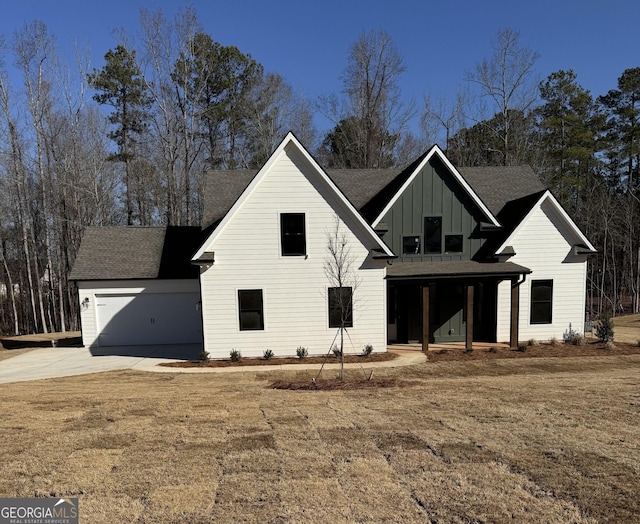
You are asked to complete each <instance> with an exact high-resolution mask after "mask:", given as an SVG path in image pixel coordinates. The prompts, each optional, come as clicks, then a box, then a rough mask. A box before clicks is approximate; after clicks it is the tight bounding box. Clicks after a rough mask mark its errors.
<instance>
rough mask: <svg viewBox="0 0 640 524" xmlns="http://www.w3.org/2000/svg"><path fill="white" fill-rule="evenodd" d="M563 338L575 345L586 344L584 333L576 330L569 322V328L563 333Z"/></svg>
mask: <svg viewBox="0 0 640 524" xmlns="http://www.w3.org/2000/svg"><path fill="white" fill-rule="evenodd" d="M562 339H563V340H564V342H565V344H573V345H574V346H583V345H584V335H583V334H582V333H578V332H577V331H575V330H574V329H573V328H572V327H571V324H569V329H568V330H567V331H565V332H564V333H563V334H562Z"/></svg>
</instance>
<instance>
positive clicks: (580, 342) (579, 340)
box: [571, 333, 585, 346]
mask: <svg viewBox="0 0 640 524" xmlns="http://www.w3.org/2000/svg"><path fill="white" fill-rule="evenodd" d="M571 343H572V344H573V345H574V346H584V344H585V340H584V336H583V335H582V333H576V334H575V335H574V336H573V339H572V340H571Z"/></svg>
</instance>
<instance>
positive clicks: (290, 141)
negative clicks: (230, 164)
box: [193, 131, 394, 260]
mask: <svg viewBox="0 0 640 524" xmlns="http://www.w3.org/2000/svg"><path fill="white" fill-rule="evenodd" d="M291 148H293V149H294V150H295V151H296V152H297V153H298V154H300V155H301V156H302V158H303V159H304V160H305V161H306V162H307V163H308V165H309V166H310V167H311V172H312V173H313V174H315V175H316V176H317V177H319V178H320V179H321V180H322V181H323V182H324V184H325V185H326V186H327V187H328V188H329V190H330V191H331V192H333V193H334V194H335V196H336V197H337V198H338V200H339V201H340V202H341V204H342V205H343V206H344V208H346V210H347V212H348V213H349V214H350V215H352V217H353V218H354V219H355V220H356V221H357V222H358V223H360V225H361V226H362V227H363V228H364V230H365V231H366V233H367V234H368V235H369V237H370V238H371V240H372V241H373V243H374V244H375V245H377V247H378V248H379V249H380V250H382V252H383V253H384V254H385V255H387V256H390V257H392V256H394V255H393V253H392V252H391V250H390V249H389V248H388V247H387V246H386V244H384V242H382V240H381V239H380V237H379V236H378V235H377V234H376V233H375V231H374V230H373V228H372V227H371V226H370V225H369V224H367V222H366V221H365V220H364V219H363V217H362V215H360V213H358V211H357V210H356V209H355V208H354V206H353V205H352V204H351V202H349V200H348V199H347V198H346V197H345V195H344V193H342V191H341V190H340V189H339V188H338V186H336V184H335V183H334V182H333V180H331V178H330V177H329V176H328V175H327V173H326V172H325V171H324V169H322V167H321V166H320V164H318V162H317V161H316V160H315V159H314V158H313V156H311V154H310V153H309V152H308V151H307V149H306V148H305V147H304V146H303V145H302V144H301V143H300V141H299V140H298V139H297V138H296V136H295V135H294V134H293V133H292V132H291V131H289V132H288V133H287V134H286V136H285V137H284V138H283V140H282V142H280V144H279V145H278V147H277V148H276V149H275V150H274V152H273V153H272V154H271V156H270V157H269V159H268V160H267V161H266V162H265V163H264V165H263V166H262V167H261V168H260V170H259V171H258V173H257V174H256V175H255V176H254V177H253V179H252V180H251V182H250V183H249V185H248V186H247V187H246V188H245V190H244V191H243V192H242V194H241V195H240V197H239V198H238V199H237V200H236V201H235V203H234V204H233V206H231V208H230V209H229V210H228V211H227V213H226V214H225V215H224V217H223V218H222V220H221V221H220V222H219V223H218V224H217V226H216V227H215V228H214V229H213V231H212V232H211V234H210V235H209V236H208V238H207V239H206V241H205V242H204V243H203V244H202V246H201V247H200V249H199V250H198V252H197V253H196V254H195V255H194V256H193V260H197V259H198V258H200V257H201V256H202V255H203V253H204V252H205V251H206V250H207V248H208V246H209V245H210V244H211V242H213V241H214V240H215V238H216V237H217V235H218V234H219V233H220V231H222V230H223V229H224V227H225V226H226V225H227V224H228V223H229V221H230V220H231V218H232V217H233V215H235V213H236V212H237V211H238V209H239V208H240V207H241V206H242V203H243V202H244V201H245V200H246V199H247V198H248V197H249V196H250V195H251V193H253V191H254V189H255V188H256V186H257V185H258V184H259V183H260V181H261V180H262V179H263V178H264V177H265V175H266V174H267V173H268V172H269V171H270V169H271V167H272V166H273V165H274V164H275V163H276V162H277V161H278V159H279V158H280V157H281V155H283V154H287V151H288V150H289V149H291Z"/></svg>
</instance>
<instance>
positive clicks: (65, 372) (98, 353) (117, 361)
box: [0, 344, 201, 384]
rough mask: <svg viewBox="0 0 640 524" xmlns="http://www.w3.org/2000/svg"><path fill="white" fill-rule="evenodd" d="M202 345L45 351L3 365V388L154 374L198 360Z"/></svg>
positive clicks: (0, 378)
mask: <svg viewBox="0 0 640 524" xmlns="http://www.w3.org/2000/svg"><path fill="white" fill-rule="evenodd" d="M200 348H201V346H200V345H199V344H188V345H183V346H135V347H134V346H131V347H117V348H98V349H91V350H90V349H89V348H77V347H75V348H41V349H34V350H32V351H29V352H27V353H23V354H21V355H18V356H15V357H12V358H8V359H5V360H2V361H0V384H2V383H7V382H22V381H25V380H38V379H42V378H56V377H69V376H72V375H84V374H87V373H98V372H100V371H113V370H117V369H136V370H140V371H151V370H152V369H153V368H155V367H156V366H157V365H158V364H159V363H160V362H168V361H172V360H176V359H180V360H187V359H196V358H198V354H199V353H200Z"/></svg>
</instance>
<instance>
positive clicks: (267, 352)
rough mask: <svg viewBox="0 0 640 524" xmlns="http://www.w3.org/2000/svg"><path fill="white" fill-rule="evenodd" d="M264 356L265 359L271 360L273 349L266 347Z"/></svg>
mask: <svg viewBox="0 0 640 524" xmlns="http://www.w3.org/2000/svg"><path fill="white" fill-rule="evenodd" d="M262 358H263V359H265V360H271V359H272V358H273V351H271V350H270V349H265V350H264V353H263V354H262Z"/></svg>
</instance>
